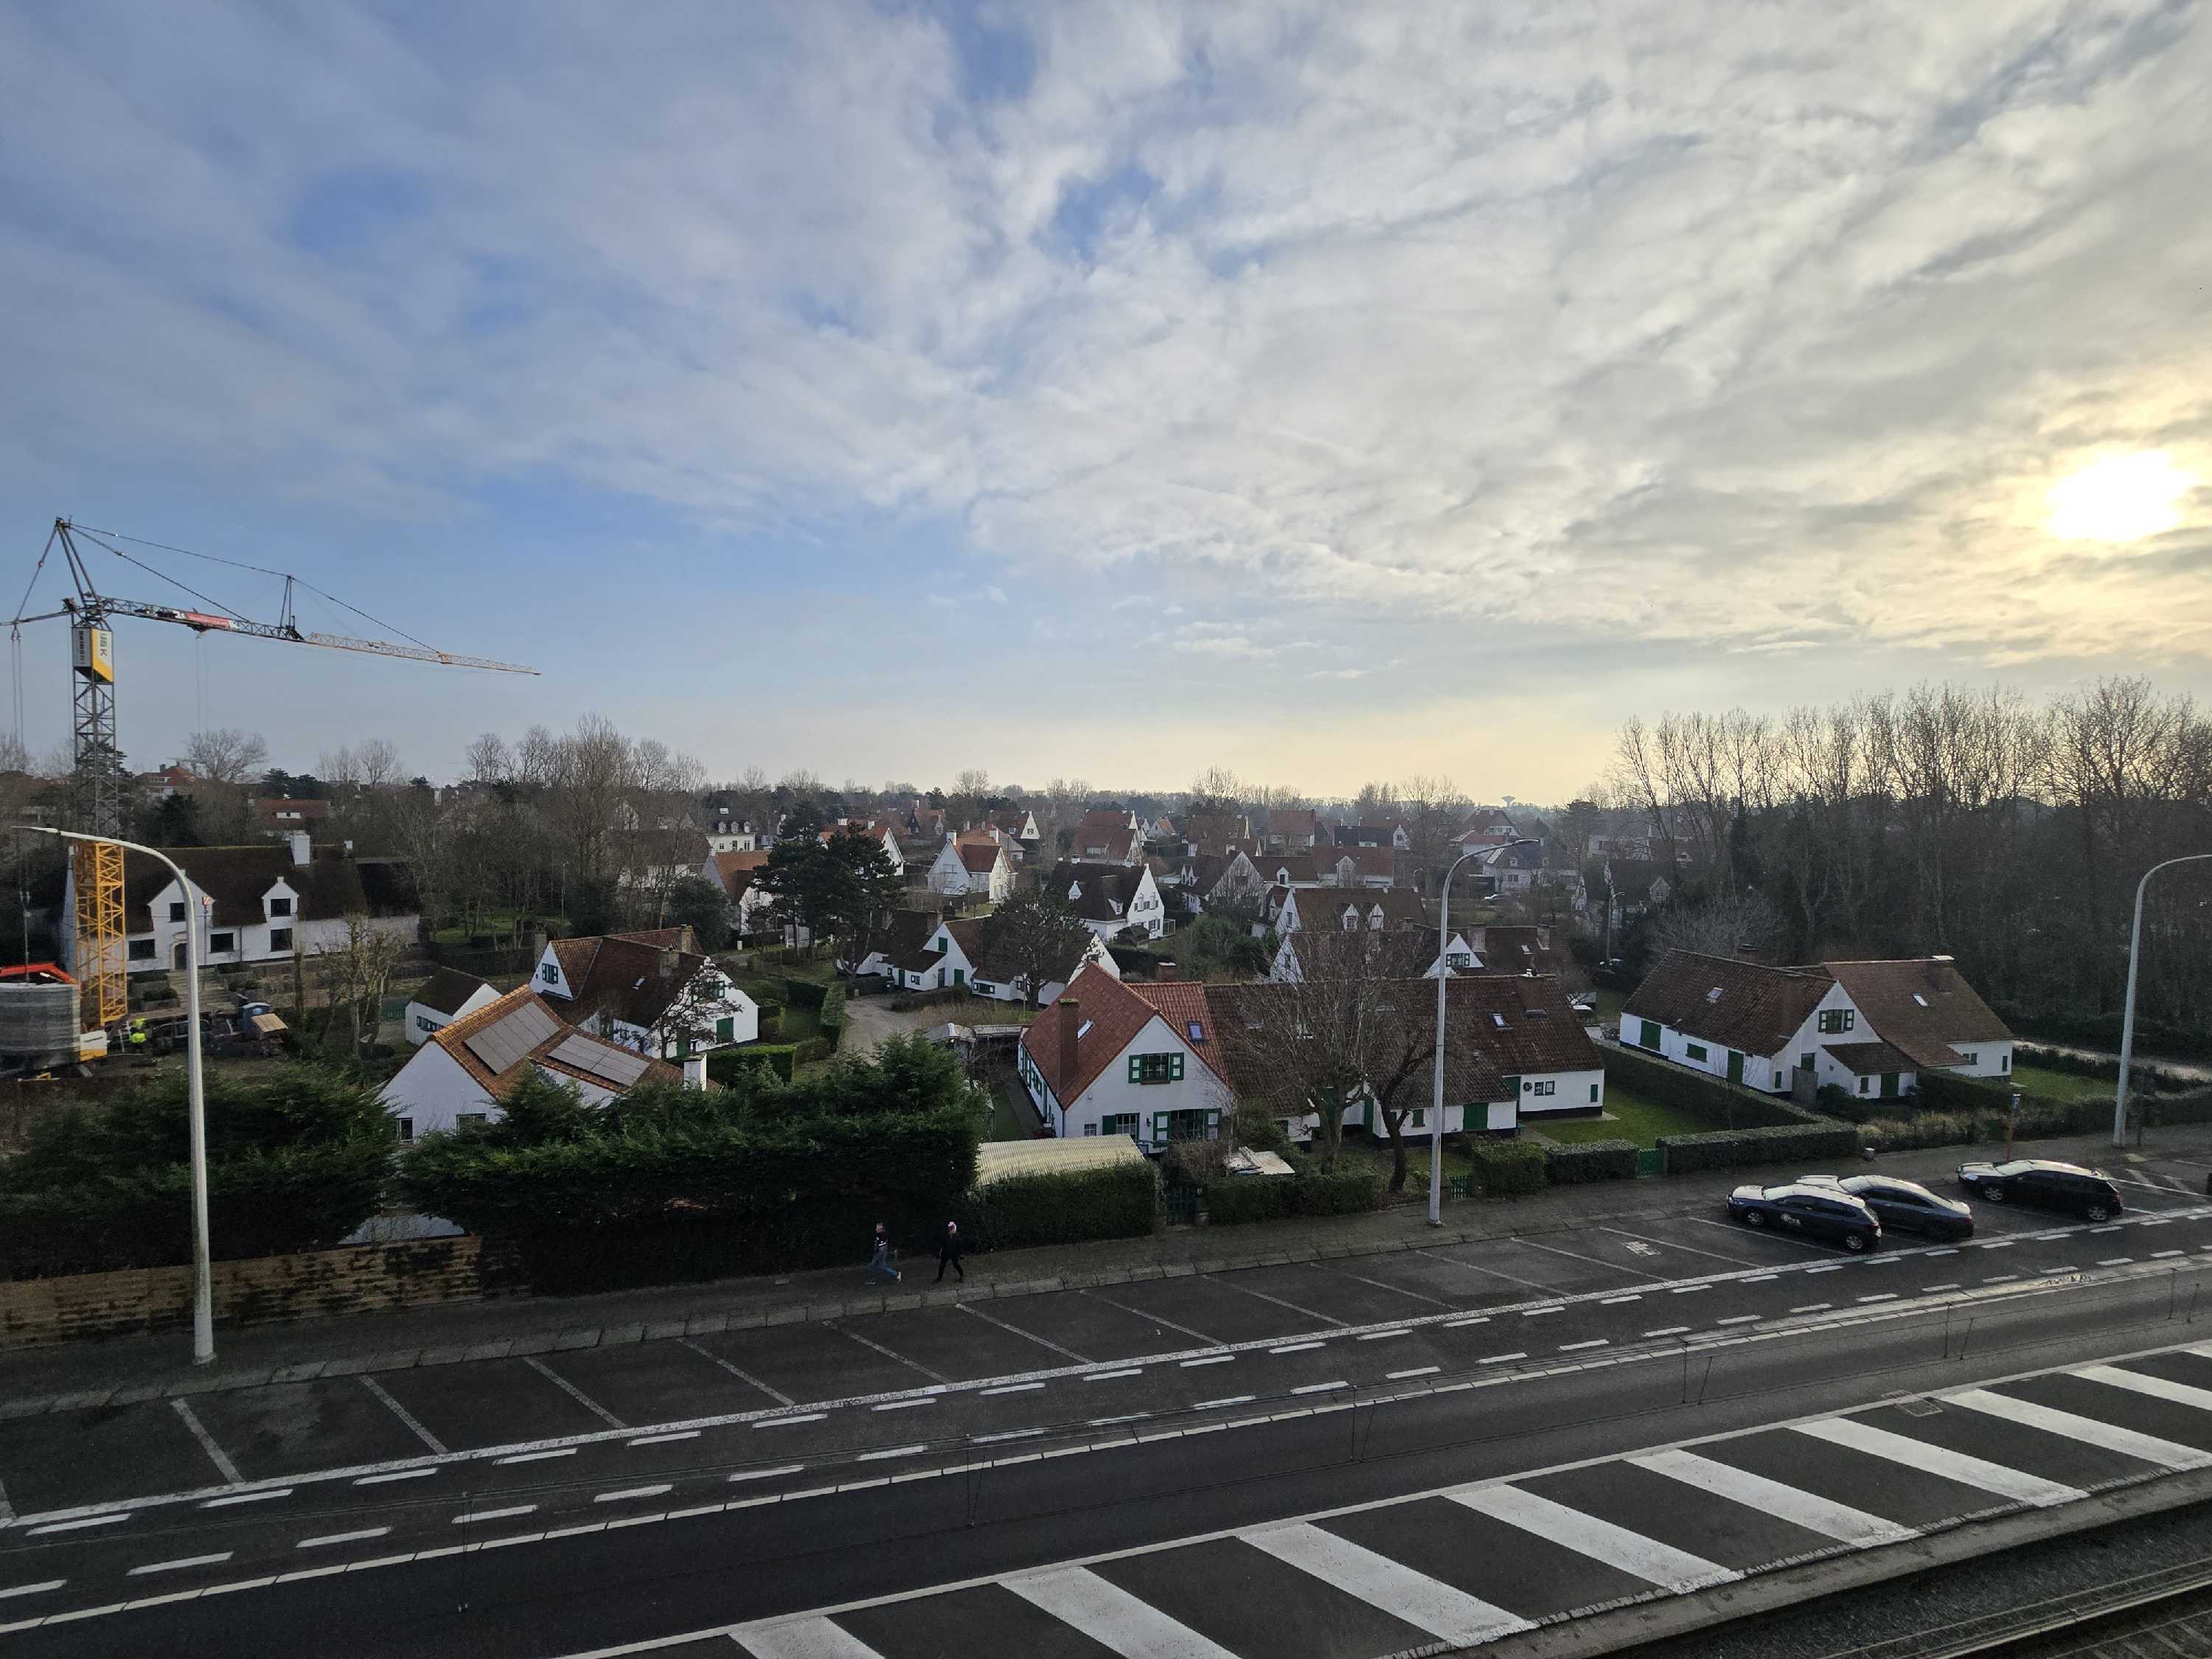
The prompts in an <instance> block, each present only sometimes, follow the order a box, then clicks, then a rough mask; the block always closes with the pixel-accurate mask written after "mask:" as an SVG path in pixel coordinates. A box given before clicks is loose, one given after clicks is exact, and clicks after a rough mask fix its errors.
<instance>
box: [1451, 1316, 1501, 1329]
mask: <svg viewBox="0 0 2212 1659" xmlns="http://www.w3.org/2000/svg"><path fill="white" fill-rule="evenodd" d="M1489 1322H1490V1316H1489V1315H1488V1314H1482V1315H1480V1316H1477V1317H1475V1318H1474V1319H1447V1320H1446V1321H1444V1328H1445V1329H1446V1330H1448V1331H1463V1330H1465V1329H1466V1328H1468V1326H1470V1325H1487V1324H1488V1323H1489Z"/></svg>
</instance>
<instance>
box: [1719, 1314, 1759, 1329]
mask: <svg viewBox="0 0 2212 1659" xmlns="http://www.w3.org/2000/svg"><path fill="white" fill-rule="evenodd" d="M1764 1318H1765V1315H1764V1314H1731V1315H1730V1316H1729V1317H1728V1318H1726V1319H1716V1320H1715V1321H1713V1325H1714V1327H1715V1328H1720V1327H1722V1326H1723V1325H1756V1324H1757V1323H1759V1321H1760V1320H1761V1319H1764Z"/></svg>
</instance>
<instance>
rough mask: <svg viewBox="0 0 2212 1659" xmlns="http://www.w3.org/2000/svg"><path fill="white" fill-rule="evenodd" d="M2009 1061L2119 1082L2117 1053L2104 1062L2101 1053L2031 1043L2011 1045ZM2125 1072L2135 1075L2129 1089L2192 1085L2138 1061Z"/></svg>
mask: <svg viewBox="0 0 2212 1659" xmlns="http://www.w3.org/2000/svg"><path fill="white" fill-rule="evenodd" d="M2013 1059H2014V1061H2015V1063H2016V1064H2020V1065H2025V1066H2041V1067H2042V1068H2043V1069H2044V1070H2045V1071H2046V1072H2064V1073H2068V1074H2069V1076H2073V1077H2096V1078H2102V1079H2105V1081H2106V1082H2107V1083H2112V1084H2118V1082H2119V1080H2120V1057H2119V1056H2118V1054H2114V1055H2112V1057H2111V1058H2110V1059H2106V1057H2105V1056H2103V1055H2101V1054H2069V1053H2067V1052H2066V1051H2065V1050H2063V1049H2060V1048H2037V1047H2035V1046H2034V1045H2033V1043H2027V1042H2018V1043H2015V1044H2014V1045H2013ZM2128 1069H2129V1070H2130V1071H2131V1072H2133V1073H2135V1074H2136V1076H2135V1082H2134V1083H2133V1084H2132V1085H2130V1087H2132V1088H2138V1089H2172V1090H2175V1091H2180V1090H2184V1089H2187V1088H2189V1087H2190V1086H2191V1085H2192V1084H2193V1083H2195V1082H2196V1079H2193V1078H2185V1077H2183V1076H2182V1075H2180V1073H2176V1072H2169V1071H2166V1070H2165V1069H2164V1068H2162V1067H2160V1066H2146V1065H2145V1064H2143V1062H2142V1061H2141V1060H2136V1061H2135V1062H2134V1064H2132V1065H2131V1066H2129V1068H2128Z"/></svg>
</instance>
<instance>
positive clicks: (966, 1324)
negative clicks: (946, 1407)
mask: <svg viewBox="0 0 2212 1659" xmlns="http://www.w3.org/2000/svg"><path fill="white" fill-rule="evenodd" d="M854 1328H855V1329H856V1330H858V1331H860V1333H862V1334H865V1335H866V1337H867V1338H868V1340H870V1341H872V1342H879V1343H881V1344H882V1345H883V1346H884V1347H886V1348H889V1349H890V1351H891V1352H893V1353H895V1354H898V1355H900V1356H902V1358H906V1359H908V1360H910V1361H912V1362H914V1363H915V1364H918V1365H922V1366H927V1368H928V1369H929V1370H931V1371H933V1372H934V1373H935V1374H936V1376H940V1377H944V1378H945V1379H947V1380H949V1381H951V1382H956V1383H959V1382H967V1381H969V1380H972V1379H974V1378H976V1377H983V1376H1014V1375H1017V1374H1018V1373H1020V1372H1023V1371H1040V1370H1048V1369H1050V1368H1051V1367H1053V1366H1055V1365H1066V1364H1073V1361H1071V1360H1070V1359H1069V1358H1067V1357H1066V1355H1065V1354H1059V1353H1054V1352H1053V1351H1052V1350H1051V1349H1050V1348H1048V1347H1047V1346H1044V1344H1042V1342H1037V1341H1035V1340H1031V1339H1030V1338H1029V1337H1026V1336H1019V1335H1017V1334H1015V1333H1013V1332H1012V1331H1010V1330H1007V1329H1006V1328H1004V1327H1002V1326H999V1325H994V1324H993V1323H992V1322H990V1321H989V1320H987V1319H979V1318H978V1317H976V1316H975V1315H974V1314H971V1313H967V1312H965V1311H963V1310H961V1309H958V1308H915V1309H909V1310H906V1311H904V1312H900V1313H888V1314H884V1315H882V1316H880V1317H878V1318H873V1319H869V1320H866V1321H865V1322H859V1323H857V1324H856V1325H855V1327H854ZM928 1380H929V1379H928V1378H927V1377H920V1378H909V1379H908V1382H907V1383H902V1384H900V1385H899V1386H901V1387H912V1386H913V1384H914V1383H915V1382H917V1381H919V1382H927V1381H928Z"/></svg>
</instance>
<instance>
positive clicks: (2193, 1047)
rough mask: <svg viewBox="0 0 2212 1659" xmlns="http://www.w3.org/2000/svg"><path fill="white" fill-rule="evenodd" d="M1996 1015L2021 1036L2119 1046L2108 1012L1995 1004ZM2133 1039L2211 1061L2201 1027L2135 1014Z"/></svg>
mask: <svg viewBox="0 0 2212 1659" xmlns="http://www.w3.org/2000/svg"><path fill="white" fill-rule="evenodd" d="M1996 1015H1997V1018H2000V1019H2002V1020H2003V1021H2004V1023H2005V1024H2007V1025H2008V1026H2010V1027H2011V1028H2012V1030H2014V1032H2015V1033H2016V1034H2017V1035H2019V1036H2027V1037H2042V1038H2044V1039H2045V1040H2046V1041H2048V1042H2070V1043H2074V1044H2075V1045H2076V1046H2077V1047H2080V1048H2111V1049H2117V1048H2118V1047H2119V1046H2120V1016H2119V1015H2118V1014H2117V1013H2111V1014H2031V1013H2027V1012H2023V1011H2022V1010H2021V1009H2020V1008H2018V1007H2015V1006H2006V1005H2003V1004H1999V1005H1997V1006H1996ZM2136 1042H2138V1043H2140V1044H2142V1046H2143V1047H2144V1048H2148V1049H2150V1050H2152V1051H2153V1052H2154V1053H2157V1054H2171V1055H2172V1056H2174V1057H2175V1058H2176V1059H2179V1060H2212V1032H2207V1031H2206V1030H2203V1028H2201V1027H2197V1026H2188V1025H2172V1024H2167V1023H2166V1022H2165V1021H2163V1020H2158V1019H2152V1018H2148V1016H2145V1015H2142V1014H2140V1013H2139V1014H2137V1015H2136Z"/></svg>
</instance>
